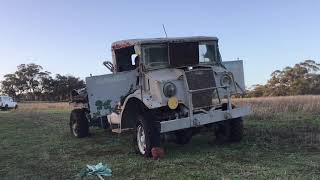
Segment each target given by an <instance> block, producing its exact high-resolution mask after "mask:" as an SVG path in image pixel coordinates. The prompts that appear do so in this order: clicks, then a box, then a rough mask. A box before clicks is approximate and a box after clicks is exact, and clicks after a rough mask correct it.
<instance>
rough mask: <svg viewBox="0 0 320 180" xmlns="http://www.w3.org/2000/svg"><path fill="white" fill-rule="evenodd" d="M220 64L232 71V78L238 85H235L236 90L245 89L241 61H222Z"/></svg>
mask: <svg viewBox="0 0 320 180" xmlns="http://www.w3.org/2000/svg"><path fill="white" fill-rule="evenodd" d="M222 64H223V65H224V66H225V67H226V68H227V69H228V71H230V72H232V73H233V77H234V80H235V81H236V82H237V84H238V85H239V86H240V87H238V86H237V90H238V92H242V90H245V88H246V87H245V81H244V72H243V61H242V60H237V61H224V62H222Z"/></svg>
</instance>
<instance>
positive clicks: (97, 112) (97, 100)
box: [86, 70, 138, 118]
mask: <svg viewBox="0 0 320 180" xmlns="http://www.w3.org/2000/svg"><path fill="white" fill-rule="evenodd" d="M137 75H138V74H137V71H136V70H132V71H126V72H120V73H115V74H106V75H101V76H92V77H87V78H86V84H87V91H88V99H89V106H90V114H91V117H93V118H96V117H101V116H105V115H109V114H111V112H117V109H118V105H120V104H121V102H123V101H124V98H125V97H126V96H127V95H129V94H131V93H133V92H134V91H135V89H136V81H137Z"/></svg>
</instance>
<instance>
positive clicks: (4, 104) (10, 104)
mask: <svg viewBox="0 0 320 180" xmlns="http://www.w3.org/2000/svg"><path fill="white" fill-rule="evenodd" d="M10 108H11V109H12V108H14V109H17V108H18V105H17V102H14V101H13V99H12V97H9V96H0V109H2V110H8V109H10Z"/></svg>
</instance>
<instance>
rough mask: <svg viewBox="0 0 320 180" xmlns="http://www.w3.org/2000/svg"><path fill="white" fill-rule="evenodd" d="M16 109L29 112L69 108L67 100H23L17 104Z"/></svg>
mask: <svg viewBox="0 0 320 180" xmlns="http://www.w3.org/2000/svg"><path fill="white" fill-rule="evenodd" d="M18 106H19V108H18V110H17V111H21V112H30V111H37V110H71V106H70V105H69V103H68V102H23V103H19V104H18Z"/></svg>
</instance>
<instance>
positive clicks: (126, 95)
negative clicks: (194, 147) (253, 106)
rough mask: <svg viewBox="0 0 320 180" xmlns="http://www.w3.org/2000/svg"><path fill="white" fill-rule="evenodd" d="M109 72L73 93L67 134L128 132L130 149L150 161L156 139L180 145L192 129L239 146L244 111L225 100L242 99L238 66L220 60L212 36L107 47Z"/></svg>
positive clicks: (246, 110)
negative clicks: (165, 137) (99, 130)
mask: <svg viewBox="0 0 320 180" xmlns="http://www.w3.org/2000/svg"><path fill="white" fill-rule="evenodd" d="M112 57H113V63H111V62H107V61H106V62H104V65H105V66H106V67H107V68H108V69H109V70H110V71H111V72H112V73H111V74H106V75H101V76H90V77H87V78H86V89H82V90H77V91H74V92H73V93H72V94H73V96H72V97H73V102H74V104H76V105H77V106H76V107H77V108H75V109H74V110H73V111H72V113H71V116H70V130H71V132H72V134H74V135H75V136H76V137H85V136H87V135H88V128H89V126H100V127H102V128H110V129H111V130H112V131H113V132H118V133H121V132H122V131H124V130H127V129H133V130H134V137H135V138H134V141H135V144H136V146H135V147H136V150H137V151H138V152H139V153H140V154H142V155H144V156H150V155H151V149H152V148H153V147H157V146H159V145H160V136H161V135H162V134H173V135H174V136H175V141H176V142H177V143H180V144H185V143H187V142H188V141H189V140H190V139H191V137H192V135H193V134H195V132H198V129H199V128H202V127H207V128H211V129H212V131H213V132H214V133H215V136H216V139H217V140H218V141H239V140H241V138H242V135H243V124H242V117H243V116H245V115H247V114H249V113H250V108H249V107H248V106H243V107H235V106H234V105H233V104H232V102H231V101H232V100H231V96H233V95H241V94H244V89H245V84H244V73H243V62H242V61H241V60H240V61H227V62H222V60H221V55H220V52H219V47H218V39H217V38H216V37H203V36H201V37H184V38H155V39H132V40H123V41H118V42H114V43H113V44H112Z"/></svg>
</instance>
